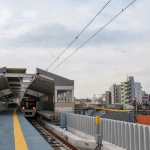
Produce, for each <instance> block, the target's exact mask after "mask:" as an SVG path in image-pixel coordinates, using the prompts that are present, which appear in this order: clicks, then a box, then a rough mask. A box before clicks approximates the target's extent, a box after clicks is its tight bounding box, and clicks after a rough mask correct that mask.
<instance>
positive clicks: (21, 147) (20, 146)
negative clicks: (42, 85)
mask: <svg viewBox="0 0 150 150" xmlns="http://www.w3.org/2000/svg"><path fill="white" fill-rule="evenodd" d="M13 120H14V139H15V150H28V146H27V143H26V140H25V138H24V135H23V133H22V130H21V127H20V123H19V120H18V117H17V114H16V109H15V110H14V113H13Z"/></svg>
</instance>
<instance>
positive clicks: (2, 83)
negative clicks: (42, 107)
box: [0, 67, 74, 99]
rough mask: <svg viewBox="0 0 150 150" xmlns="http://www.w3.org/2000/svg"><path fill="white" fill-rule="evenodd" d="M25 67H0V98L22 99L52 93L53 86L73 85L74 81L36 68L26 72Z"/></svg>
mask: <svg viewBox="0 0 150 150" xmlns="http://www.w3.org/2000/svg"><path fill="white" fill-rule="evenodd" d="M26 70H27V69H26V68H6V67H4V68H0V98H2V97H5V98H14V97H18V98H20V99H22V98H23V97H24V96H34V97H41V96H43V95H53V94H54V89H55V86H74V81H73V80H69V79H66V78H64V77H61V76H58V75H55V74H52V73H50V72H47V71H44V70H42V69H38V68H37V69H36V73H35V74H27V73H26Z"/></svg>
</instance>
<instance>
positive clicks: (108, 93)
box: [105, 91, 111, 104]
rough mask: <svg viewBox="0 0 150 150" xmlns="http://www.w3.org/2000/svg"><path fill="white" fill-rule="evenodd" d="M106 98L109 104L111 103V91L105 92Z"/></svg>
mask: <svg viewBox="0 0 150 150" xmlns="http://www.w3.org/2000/svg"><path fill="white" fill-rule="evenodd" d="M105 99H106V103H107V104H111V92H110V91H106V92H105Z"/></svg>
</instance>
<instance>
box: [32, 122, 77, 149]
mask: <svg viewBox="0 0 150 150" xmlns="http://www.w3.org/2000/svg"><path fill="white" fill-rule="evenodd" d="M30 121H31V122H32V124H33V123H34V124H36V125H35V127H36V126H37V125H38V126H39V127H38V129H39V130H40V132H41V131H42V130H43V132H42V134H44V137H45V136H46V137H47V139H46V140H47V141H48V143H49V144H50V145H51V146H52V147H53V148H54V149H58V147H63V148H65V149H66V150H79V149H78V148H76V147H75V146H73V145H72V144H70V143H69V142H68V141H66V140H65V139H63V138H62V137H60V136H58V135H57V134H55V133H54V132H53V131H51V130H50V129H48V128H47V127H45V125H43V124H42V123H41V122H39V121H37V120H36V119H32V120H30ZM46 132H47V133H46ZM56 141H57V142H56Z"/></svg>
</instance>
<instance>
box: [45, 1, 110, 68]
mask: <svg viewBox="0 0 150 150" xmlns="http://www.w3.org/2000/svg"><path fill="white" fill-rule="evenodd" d="M110 1H111V0H109V1H108V2H107V3H106V4H105V6H104V7H103V8H102V9H101V10H100V11H99V12H98V13H97V14H96V16H95V17H94V18H93V19H92V20H91V21H90V22H89V23H88V24H87V25H86V26H85V27H84V29H83V30H82V31H81V32H80V33H79V34H78V35H77V36H76V38H75V39H74V40H73V41H72V42H71V43H70V44H69V45H68V46H67V47H66V48H65V50H64V51H63V52H62V53H61V54H60V55H59V56H58V57H57V58H56V59H55V60H54V61H53V62H52V63H51V65H50V66H49V67H48V68H47V69H46V71H47V70H48V69H49V68H50V67H51V66H52V65H53V64H54V63H55V62H56V61H57V60H58V59H59V58H60V57H61V55H62V54H63V53H64V52H65V51H66V50H67V49H68V48H69V47H70V46H71V45H72V44H73V43H74V42H75V41H76V40H77V39H78V37H79V36H80V35H81V34H82V33H83V32H84V31H85V29H86V28H87V27H88V26H89V25H90V24H91V23H92V22H93V21H94V19H95V18H96V17H97V16H98V15H99V14H100V13H101V12H102V11H103V10H104V8H105V7H106V6H107V5H108V4H109V3H110Z"/></svg>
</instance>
